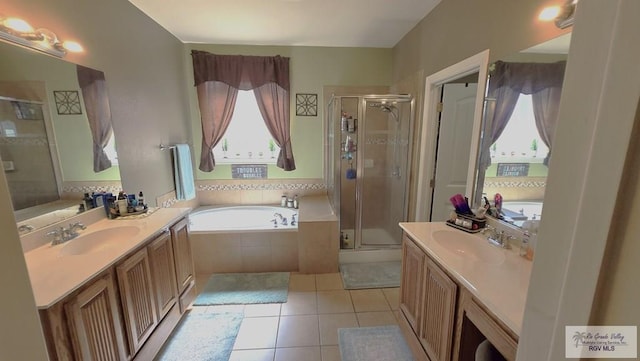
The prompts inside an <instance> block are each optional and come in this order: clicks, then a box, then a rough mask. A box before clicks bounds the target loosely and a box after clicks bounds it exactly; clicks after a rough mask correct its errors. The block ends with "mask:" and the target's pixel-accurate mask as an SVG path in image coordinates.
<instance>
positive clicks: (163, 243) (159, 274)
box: [147, 231, 178, 321]
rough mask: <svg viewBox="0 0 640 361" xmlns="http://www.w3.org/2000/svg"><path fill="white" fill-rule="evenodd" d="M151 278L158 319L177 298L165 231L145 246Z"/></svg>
mask: <svg viewBox="0 0 640 361" xmlns="http://www.w3.org/2000/svg"><path fill="white" fill-rule="evenodd" d="M147 249H148V251H149V264H150V266H151V278H152V279H153V286H154V293H155V298H156V306H157V311H158V321H160V320H162V319H163V318H164V316H165V315H166V314H167V312H169V310H171V307H173V305H175V304H176V301H177V299H178V287H177V285H176V277H175V274H176V273H175V272H176V271H175V264H174V257H173V243H172V242H171V234H170V233H169V232H168V231H167V232H165V233H163V234H162V235H161V236H159V237H158V238H156V239H155V240H154V241H152V242H151V244H149V246H147Z"/></svg>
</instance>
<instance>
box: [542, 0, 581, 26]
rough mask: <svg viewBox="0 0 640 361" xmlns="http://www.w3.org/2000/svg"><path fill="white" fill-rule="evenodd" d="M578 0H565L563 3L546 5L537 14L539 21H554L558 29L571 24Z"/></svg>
mask: <svg viewBox="0 0 640 361" xmlns="http://www.w3.org/2000/svg"><path fill="white" fill-rule="evenodd" d="M577 5H578V0H566V1H565V3H564V4H563V5H554V6H547V7H546V8H544V9H542V11H541V12H540V14H539V15H538V20H540V21H554V22H555V24H556V26H557V27H558V28H560V29H564V28H567V27H569V26H571V25H573V18H574V16H575V13H576V6H577Z"/></svg>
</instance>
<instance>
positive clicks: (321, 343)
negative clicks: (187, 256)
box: [191, 273, 399, 361]
mask: <svg viewBox="0 0 640 361" xmlns="http://www.w3.org/2000/svg"><path fill="white" fill-rule="evenodd" d="M208 279H209V276H208V275H199V276H198V277H196V287H197V289H199V290H201V289H202V287H203V286H204V284H205V283H206V282H207V280H208ZM398 300H399V289H398V288H382V289H367V290H345V289H344V287H343V285H342V278H341V277H340V274H339V273H330V274H316V275H303V274H291V277H290V280H289V298H288V301H287V303H282V304H280V303H277V304H264V305H232V306H195V307H193V308H192V311H191V312H217V311H228V310H233V311H238V312H242V311H243V312H244V319H243V321H242V324H241V326H240V331H239V332H238V337H237V338H236V342H235V345H234V346H233V352H232V353H231V358H230V359H229V361H301V360H304V361H340V351H339V349H338V329H339V328H344V327H369V326H383V325H395V324H397V317H398Z"/></svg>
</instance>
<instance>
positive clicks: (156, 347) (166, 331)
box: [133, 302, 182, 361]
mask: <svg viewBox="0 0 640 361" xmlns="http://www.w3.org/2000/svg"><path fill="white" fill-rule="evenodd" d="M181 318H182V314H180V307H179V306H178V303H177V302H176V304H174V305H173V307H171V310H169V312H167V315H166V316H165V317H164V318H163V319H162V322H160V324H159V325H158V327H156V329H155V330H154V331H153V333H152V334H151V336H150V337H149V338H148V339H147V341H146V342H145V343H144V346H142V348H141V349H140V351H138V353H137V354H136V356H135V357H134V358H133V361H149V360H153V359H154V358H155V357H156V355H157V354H158V351H160V349H161V348H162V346H163V345H164V343H165V342H166V341H167V340H168V339H169V336H171V332H173V329H174V328H175V327H176V326H177V325H178V323H179V322H180V319H181Z"/></svg>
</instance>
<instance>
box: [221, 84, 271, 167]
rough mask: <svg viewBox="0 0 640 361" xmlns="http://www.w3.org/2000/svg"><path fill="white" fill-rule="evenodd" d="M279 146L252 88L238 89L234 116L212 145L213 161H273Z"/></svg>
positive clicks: (235, 162)
mask: <svg viewBox="0 0 640 361" xmlns="http://www.w3.org/2000/svg"><path fill="white" fill-rule="evenodd" d="M279 152H280V147H278V145H277V144H276V143H275V141H274V140H273V137H272V136H271V134H270V133H269V130H268V129H267V126H266V125H265V123H264V120H263V119H262V115H261V114H260V109H258V103H256V98H255V96H254V95H253V90H239V91H238V99H237V101H236V106H235V109H234V112H233V118H231V123H230V124H229V127H228V128H227V131H226V132H225V133H224V135H223V136H222V140H220V142H218V144H217V145H216V146H215V147H214V148H213V155H214V157H215V159H216V164H230V163H234V164H251V163H261V164H264V163H267V164H275V163H276V161H277V159H278V153H279Z"/></svg>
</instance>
